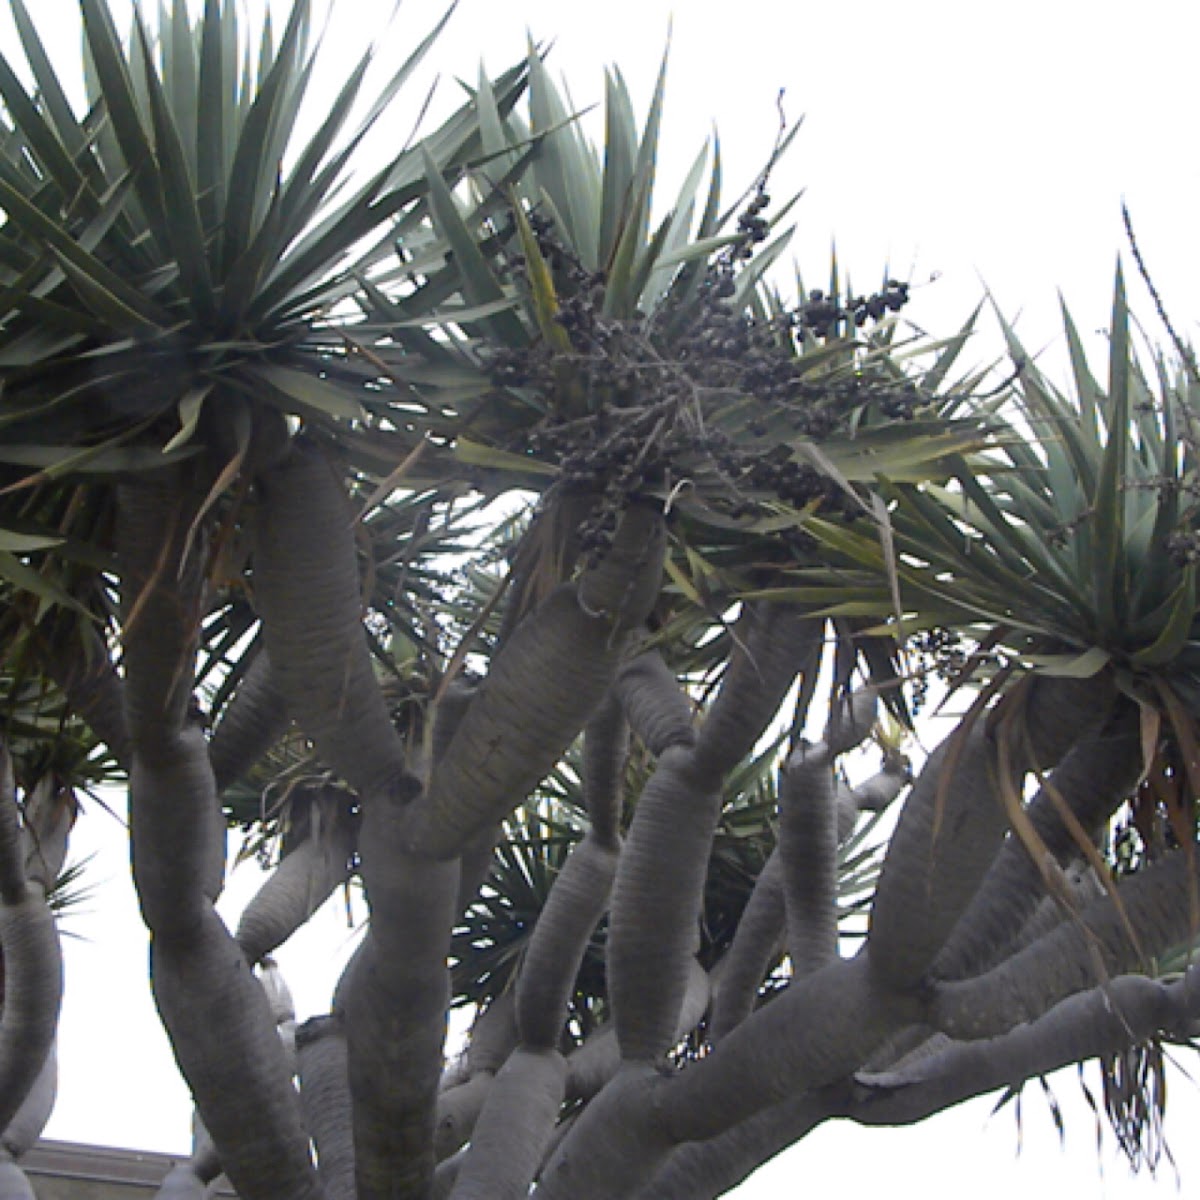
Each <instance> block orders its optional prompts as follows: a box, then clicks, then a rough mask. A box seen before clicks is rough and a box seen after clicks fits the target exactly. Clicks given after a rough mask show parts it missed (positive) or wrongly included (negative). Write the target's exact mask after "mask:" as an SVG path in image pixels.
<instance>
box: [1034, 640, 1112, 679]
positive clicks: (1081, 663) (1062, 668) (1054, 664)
mask: <svg viewBox="0 0 1200 1200" xmlns="http://www.w3.org/2000/svg"><path fill="white" fill-rule="evenodd" d="M1028 659H1029V661H1030V662H1031V663H1032V664H1033V665H1034V667H1036V668H1037V672H1038V674H1039V675H1053V676H1055V677H1056V678H1063V679H1091V678H1092V677H1093V676H1095V675H1099V674H1100V672H1101V671H1103V670H1104V668H1105V667H1107V666H1108V664H1109V663H1110V662H1111V661H1112V655H1111V654H1109V652H1108V651H1107V650H1105V649H1103V648H1102V647H1100V646H1092V647H1090V648H1089V649H1087V650H1085V651H1084V652H1083V653H1082V654H1030V655H1029V656H1028Z"/></svg>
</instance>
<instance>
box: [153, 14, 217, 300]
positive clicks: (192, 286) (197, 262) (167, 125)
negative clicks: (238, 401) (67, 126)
mask: <svg viewBox="0 0 1200 1200" xmlns="http://www.w3.org/2000/svg"><path fill="white" fill-rule="evenodd" d="M138 36H139V38H140V40H141V48H142V56H143V59H144V61H145V67H146V90H147V94H148V96H149V101H150V114H151V119H152V121H153V125H154V141H155V147H156V150H157V155H158V164H159V179H160V182H161V186H162V195H163V201H164V207H165V217H164V219H165V224H166V238H167V242H168V244H169V245H170V248H171V252H172V254H173V255H174V258H175V262H176V263H177V264H178V266H179V273H180V276H181V279H182V282H183V285H184V288H185V289H186V292H187V296H186V298H187V300H188V301H189V302H190V304H191V305H192V306H193V307H194V309H195V311H196V315H197V316H198V317H199V319H200V320H201V321H211V320H212V318H213V317H214V316H215V314H216V304H215V302H214V299H213V284H212V277H211V275H210V273H209V265H208V244H207V239H206V238H205V235H204V228H203V224H202V222H201V218H200V208H199V205H198V204H197V202H196V184H195V181H194V180H193V179H192V176H191V170H190V168H189V166H188V162H187V155H186V153H185V151H184V146H183V139H182V138H181V137H180V133H179V129H178V128H177V127H176V125H175V121H174V119H173V118H172V116H171V111H170V109H169V107H168V105H167V97H166V94H165V93H164V91H163V87H162V83H161V81H160V80H159V78H158V76H157V75H156V74H155V71H154V60H153V56H152V55H151V51H150V44H149V42H148V41H147V39H146V33H145V30H144V29H143V28H142V25H141V23H140V22H139V24H138Z"/></svg>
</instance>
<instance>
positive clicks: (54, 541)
mask: <svg viewBox="0 0 1200 1200" xmlns="http://www.w3.org/2000/svg"><path fill="white" fill-rule="evenodd" d="M65 540H66V539H65V538H60V537H37V536H35V535H33V534H28V533H15V532H14V531H13V530H11V529H0V551H3V552H6V553H9V554H29V553H31V552H32V551H34V550H50V549H52V548H53V547H55V546H61V545H62V544H63V542H64V541H65Z"/></svg>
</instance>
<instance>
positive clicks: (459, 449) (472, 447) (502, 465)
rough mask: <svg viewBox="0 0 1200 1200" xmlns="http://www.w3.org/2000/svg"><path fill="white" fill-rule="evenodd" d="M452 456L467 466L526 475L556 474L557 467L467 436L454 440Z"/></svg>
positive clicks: (551, 475)
mask: <svg viewBox="0 0 1200 1200" xmlns="http://www.w3.org/2000/svg"><path fill="white" fill-rule="evenodd" d="M454 457H455V458H457V459H458V461H459V462H461V463H465V464H466V465H467V466H469V467H484V468H486V469H488V470H491V471H520V472H523V473H524V474H526V475H539V476H549V477H553V476H556V475H557V474H558V468H557V467H552V466H550V465H549V464H548V463H543V462H538V460H537V459H535V458H525V457H524V456H523V455H520V454H510V453H509V452H508V451H507V450H498V449H496V448H495V447H494V446H483V445H480V444H479V443H478V442H473V441H471V440H470V439H469V438H462V437H460V438H459V439H458V440H457V441H456V442H455V444H454Z"/></svg>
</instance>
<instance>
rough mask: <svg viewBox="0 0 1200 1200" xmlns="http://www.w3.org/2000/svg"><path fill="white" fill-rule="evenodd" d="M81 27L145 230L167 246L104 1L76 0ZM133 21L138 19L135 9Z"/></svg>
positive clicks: (148, 157) (145, 137)
mask: <svg viewBox="0 0 1200 1200" xmlns="http://www.w3.org/2000/svg"><path fill="white" fill-rule="evenodd" d="M79 4H80V9H81V10H82V12H83V28H84V33H85V35H86V37H87V44H88V49H89V50H90V52H91V58H92V63H93V66H94V68H95V71H96V79H97V83H98V86H99V88H100V92H101V94H102V96H103V98H104V105H105V108H106V109H107V111H108V116H109V121H110V122H111V127H112V132H113V136H114V137H115V139H116V143H117V145H118V146H119V147H120V151H121V155H122V157H123V159H124V161H125V164H126V166H127V167H128V169H129V170H131V171H132V172H133V181H134V188H135V190H136V192H137V196H138V200H139V201H140V203H141V206H142V208H143V210H144V211H145V213H146V216H147V218H148V221H149V232H150V234H151V236H152V237H154V238H155V240H156V241H158V242H159V244H160V249H162V250H164V251H166V250H167V249H168V247H167V246H166V245H165V238H164V229H165V214H164V212H163V201H162V195H161V193H160V192H159V190H158V179H157V175H156V173H155V172H154V171H153V170H147V169H145V167H146V165H147V164H150V163H152V162H153V161H154V148H153V146H152V145H151V143H150V137H149V134H148V131H147V129H146V127H145V125H144V123H143V118H142V113H141V112H140V111H139V105H138V100H137V96H136V94H135V91H134V86H133V80H132V77H131V76H130V72H129V63H128V62H127V61H126V59H125V55H124V52H123V51H122V49H121V39H120V36H119V35H118V33H117V30H116V27H115V26H114V24H113V20H112V14H111V13H110V12H109V10H108V5H107V4H106V3H105V2H104V0H79ZM134 18H135V20H138V19H140V18H139V16H138V14H137V13H136V12H135V14H134Z"/></svg>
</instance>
